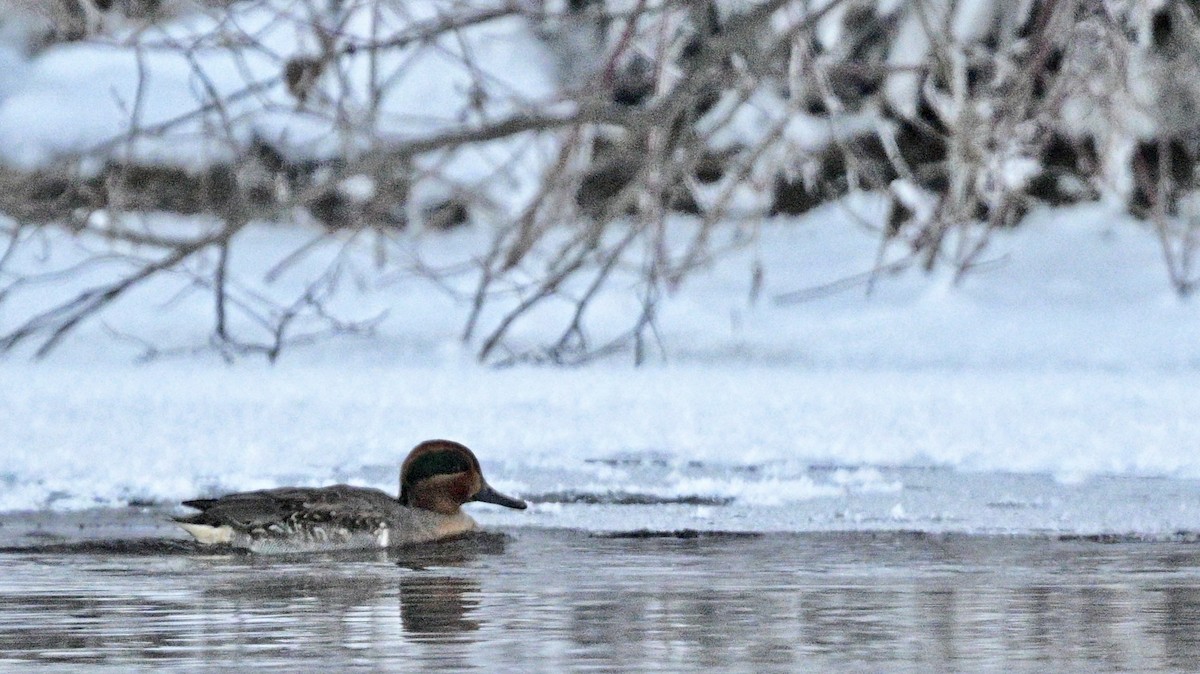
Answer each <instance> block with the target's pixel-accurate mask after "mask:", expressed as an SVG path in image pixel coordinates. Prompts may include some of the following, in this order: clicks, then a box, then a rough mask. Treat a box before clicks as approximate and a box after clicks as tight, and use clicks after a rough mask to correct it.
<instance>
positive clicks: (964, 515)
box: [0, 199, 1200, 534]
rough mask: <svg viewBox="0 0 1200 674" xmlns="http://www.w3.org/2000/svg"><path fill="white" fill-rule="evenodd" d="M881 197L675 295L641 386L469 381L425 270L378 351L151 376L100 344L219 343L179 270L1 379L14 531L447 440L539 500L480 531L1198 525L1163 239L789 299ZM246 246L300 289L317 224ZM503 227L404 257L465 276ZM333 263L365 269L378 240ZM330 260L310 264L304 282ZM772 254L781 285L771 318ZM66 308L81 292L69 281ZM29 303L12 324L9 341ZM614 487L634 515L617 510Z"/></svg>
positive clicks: (844, 259)
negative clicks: (307, 245)
mask: <svg viewBox="0 0 1200 674" xmlns="http://www.w3.org/2000/svg"><path fill="white" fill-rule="evenodd" d="M877 205H878V204H877V203H875V201H874V200H873V199H860V200H857V202H856V201H855V200H850V201H848V202H845V203H843V204H841V205H840V206H838V207H830V208H826V209H822V210H819V211H817V212H814V213H813V214H811V215H809V216H807V217H805V218H800V219H778V220H776V221H774V222H771V223H768V224H764V225H763V226H762V227H761V230H760V232H759V240H758V242H757V244H756V245H753V246H750V247H748V248H745V249H743V250H742V251H741V252H739V253H735V254H731V255H729V256H728V257H726V258H724V259H723V260H722V261H721V262H720V263H719V264H717V265H716V266H714V268H713V269H711V270H710V271H708V272H706V273H705V274H702V275H700V276H698V277H696V278H694V279H692V280H691V281H690V282H689V283H687V284H685V285H684V286H683V287H682V288H681V289H680V290H679V291H678V292H677V293H675V294H674V295H673V296H672V297H670V298H669V299H668V300H667V301H666V302H665V304H664V306H663V313H662V317H661V321H660V322H661V329H662V332H663V336H664V340H665V346H666V360H665V361H653V362H651V363H650V364H649V366H647V367H643V368H634V367H632V366H631V365H629V364H628V363H626V362H625V361H624V360H622V359H613V360H609V361H604V362H600V363H597V364H594V365H592V366H589V367H586V368H581V369H566V370H562V369H552V368H537V367H514V368H508V369H502V370H492V369H487V368H483V367H481V366H478V365H476V364H475V363H474V362H473V358H472V355H471V353H470V351H469V349H468V348H467V347H464V346H463V345H461V344H460V342H459V335H458V332H459V330H460V329H461V325H462V321H463V320H464V318H465V315H466V312H467V309H468V307H467V306H466V304H465V302H462V301H457V300H455V299H453V298H452V297H451V296H450V295H447V294H443V293H438V292H435V291H434V290H433V287H432V284H431V283H430V282H428V281H422V280H421V279H419V278H416V277H404V278H393V279H391V280H390V281H389V282H387V283H372V282H371V281H369V280H365V281H362V283H363V284H365V285H361V284H360V285H359V286H358V287H357V288H355V287H351V288H347V289H345V291H344V293H343V294H344V296H341V299H340V300H339V301H340V302H342V304H338V306H341V307H343V308H344V309H345V310H347V311H351V312H352V313H354V314H355V315H356V316H365V315H373V314H374V313H375V312H377V311H379V310H381V309H387V310H388V311H389V314H388V318H387V319H385V320H384V321H383V322H382V323H381V324H380V326H379V328H378V330H377V333H376V334H375V335H374V336H371V337H366V336H360V337H342V338H329V339H327V340H324V341H318V342H317V343H315V344H311V345H298V346H295V347H292V348H291V349H289V350H285V352H284V356H283V358H282V359H281V360H280V362H278V363H277V364H276V365H275V366H274V367H270V366H267V365H265V364H263V363H262V362H260V361H257V360H254V359H252V358H247V359H243V360H240V361H236V362H235V363H234V364H232V365H229V366H225V365H221V364H219V362H218V361H216V360H215V359H213V358H212V357H211V356H205V355H203V353H202V354H201V355H182V356H175V357H164V358H160V359H157V360H153V361H151V362H149V363H134V362H133V361H134V359H135V357H136V356H137V355H138V353H139V350H140V349H141V346H140V345H139V344H140V343H137V344H135V343H131V342H127V341H124V340H121V339H116V338H114V337H113V336H112V335H111V334H110V333H108V332H107V331H106V329H105V327H104V326H105V325H109V326H118V327H120V329H121V330H122V331H123V332H125V333H128V334H134V335H137V336H138V337H139V339H141V340H144V341H146V342H150V343H155V344H157V345H159V346H160V347H162V348H168V347H172V346H174V347H181V348H182V347H186V346H188V345H191V346H197V345H201V346H202V345H204V344H205V343H207V342H206V340H207V331H208V330H210V329H211V328H210V327H208V326H209V321H210V320H211V319H210V318H209V316H208V314H209V312H210V308H209V299H208V296H207V293H204V292H201V291H195V292H193V293H192V294H190V295H189V294H187V293H184V294H183V295H180V294H179V293H180V288H179V286H180V285H186V279H184V278H163V279H160V280H158V281H156V282H155V283H151V284H148V285H147V286H146V287H144V288H142V289H141V290H139V291H138V293H137V294H135V296H133V297H131V298H129V299H128V301H124V302H122V303H119V304H118V305H117V306H115V307H113V308H111V309H110V310H108V312H107V313H106V314H105V315H104V316H102V317H101V319H100V320H94V321H90V322H88V323H85V325H84V326H83V327H82V328H81V329H80V331H79V332H78V333H77V334H76V335H74V336H73V337H70V338H68V340H67V341H66V342H64V345H63V347H62V349H61V350H60V351H59V352H56V353H55V354H53V355H52V356H51V358H50V359H49V361H48V362H44V363H37V364H34V363H28V362H22V361H21V360H20V359H19V358H13V359H10V360H8V361H6V362H5V363H4V364H3V367H2V368H0V456H3V457H4V458H3V463H0V484H2V485H3V489H2V490H0V511H3V510H17V509H38V508H70V509H73V508H83V507H92V506H120V505H122V504H125V503H129V502H130V501H133V502H145V501H150V502H164V503H173V502H177V501H178V500H180V499H183V498H187V497H191V496H196V495H200V494H216V493H221V492H225V491H230V490H241V489H254V488H262V487H269V486H277V485H283V484H301V485H319V484H326V483H331V482H335V481H349V482H351V483H355V484H367V485H372V486H376V487H380V488H384V489H388V490H394V489H395V488H396V482H397V476H396V470H397V467H398V465H399V462H400V461H401V460H402V459H403V457H404V455H405V453H406V452H407V450H408V448H409V447H411V446H412V445H414V444H416V442H418V441H420V440H422V439H426V438H430V437H449V438H452V439H456V440H459V441H462V442H465V443H466V444H468V445H469V446H471V447H473V448H474V449H476V450H477V453H478V454H479V456H480V458H481V460H482V462H483V465H484V469H485V472H486V474H487V475H488V478H489V480H490V481H491V483H492V484H493V485H494V486H496V487H497V488H498V489H500V490H502V491H504V492H507V493H515V494H518V495H522V496H524V497H526V498H530V499H531V500H532V501H533V502H534V504H535V505H534V508H533V509H532V511H531V512H530V513H509V512H501V511H500V510H499V509H493V508H491V507H489V506H473V508H474V509H475V510H476V512H477V514H478V516H479V517H480V519H481V520H483V521H484V522H486V523H503V524H513V525H529V524H535V525H538V526H577V527H582V528H590V529H614V528H618V529H619V528H642V527H644V526H661V527H667V528H720V529H761V528H766V529H787V530H810V529H828V528H834V529H837V528H864V527H874V528H880V527H882V528H895V527H897V526H900V527H902V528H918V529H931V530H945V529H950V530H967V531H1005V532H1011V531H1018V532H1020V531H1041V530H1054V531H1069V532H1079V531H1085V532H1091V531H1111V530H1116V531H1120V532H1124V531H1128V530H1135V529H1136V530H1139V531H1142V532H1143V533H1163V534H1168V533H1171V532H1173V531H1175V530H1177V529H1188V528H1196V526H1197V525H1198V523H1197V521H1196V518H1197V517H1200V503H1197V500H1198V499H1200V452H1196V451H1195V448H1196V447H1198V446H1200V399H1198V398H1197V397H1196V396H1195V384H1194V382H1195V371H1196V367H1197V364H1200V341H1198V340H1196V339H1195V336H1196V335H1197V334H1200V316H1198V315H1197V312H1196V308H1195V306H1194V305H1192V304H1191V303H1188V302H1183V301H1180V300H1178V299H1177V298H1175V297H1174V296H1173V295H1172V294H1171V293H1170V291H1169V290H1168V287H1167V284H1166V282H1165V279H1164V277H1163V272H1162V270H1161V268H1160V265H1161V263H1160V262H1159V260H1158V257H1157V256H1158V251H1157V249H1156V245H1157V244H1156V241H1155V239H1154V237H1153V235H1152V233H1151V232H1149V231H1146V230H1144V229H1142V228H1141V227H1140V226H1139V225H1137V224H1135V223H1133V222H1129V221H1122V220H1121V219H1120V218H1118V217H1116V216H1115V215H1113V214H1112V213H1111V212H1108V211H1106V210H1104V207H1102V206H1086V207H1079V208H1076V209H1073V210H1057V211H1045V212H1040V213H1036V214H1035V215H1034V216H1033V217H1032V219H1031V220H1030V221H1029V222H1028V223H1026V224H1025V225H1024V226H1023V227H1022V228H1019V229H1017V230H1015V231H1013V232H1011V233H1001V234H997V235H996V237H997V238H996V240H995V241H994V242H993V244H992V248H991V249H989V251H990V253H989V254H990V256H991V259H992V261H993V262H992V264H991V265H990V266H989V267H987V268H986V269H982V270H979V271H977V272H976V273H974V274H971V275H968V276H967V277H966V280H965V281H964V282H963V283H962V284H961V285H953V284H952V283H950V282H949V281H948V280H946V279H945V278H939V277H933V278H929V277H926V276H924V275H922V274H920V273H918V272H916V271H912V272H908V273H905V274H903V275H899V276H888V277H884V278H882V279H880V280H879V281H878V284H877V286H876V289H875V291H874V292H873V293H872V294H871V295H870V296H868V295H866V294H865V293H864V290H863V287H862V286H861V285H859V286H853V287H851V288H849V289H847V290H842V291H840V292H834V293H830V294H827V295H822V296H818V297H816V298H815V299H811V300H810V301H807V302H801V303H798V304H794V303H775V302H772V301H770V298H771V297H772V296H774V295H776V294H783V293H786V292H788V291H793V290H797V289H801V288H805V287H810V286H812V285H814V284H816V283H827V282H829V281H830V280H831V279H838V278H842V277H845V276H848V275H849V274H851V273H858V272H861V271H863V270H865V269H868V268H869V267H870V264H871V262H872V260H873V259H874V255H875V254H876V247H877V241H876V240H875V238H874V236H875V235H874V234H872V233H871V231H869V230H868V229H858V228H854V227H848V226H847V224H846V223H847V221H848V219H850V220H852V219H853V218H852V217H851V214H850V213H849V211H848V209H849V208H850V207H855V208H858V209H859V211H858V212H857V217H860V218H861V217H867V216H869V215H870V214H871V213H872V209H873V208H876V207H877ZM159 217H160V218H165V216H159ZM159 225H160V226H162V223H159ZM176 225H177V226H178V227H179V228H180V229H181V230H182V228H183V225H182V224H181V223H176ZM197 227H202V225H197ZM244 234H245V238H243V239H240V240H239V241H238V244H239V246H240V247H236V248H235V249H234V250H235V261H239V262H238V265H240V266H236V267H235V268H236V269H237V273H238V275H239V277H240V278H241V279H242V281H243V282H245V283H247V284H255V283H257V284H258V286H257V287H256V290H258V291H261V292H264V293H274V294H277V295H286V290H287V288H286V286H287V280H288V278H289V276H288V275H287V274H285V275H284V276H283V277H282V278H281V279H280V280H278V281H276V283H274V284H271V283H266V282H265V281H264V280H263V279H262V269H265V268H268V267H270V266H272V265H273V264H274V263H275V261H277V260H278V259H279V258H281V257H283V256H285V255H286V254H288V253H289V252H291V251H292V250H294V249H295V247H296V246H297V245H299V244H300V243H303V242H306V241H308V239H309V238H311V236H312V235H313V233H311V232H306V231H304V230H303V228H297V227H291V228H288V229H282V228H279V227H275V226H270V225H260V226H257V227H254V228H251V229H250V230H248V231H247V232H245V233H244ZM484 234H485V232H482V231H478V230H467V231H460V232H456V233H452V234H449V235H445V236H428V235H426V236H413V237H410V238H404V239H402V240H400V241H399V242H397V243H396V245H397V246H398V247H400V248H402V249H406V250H409V252H410V254H411V255H412V256H414V258H420V259H423V260H426V261H437V262H440V263H450V262H451V261H453V260H454V259H456V258H458V257H461V256H465V255H469V250H470V247H471V246H472V245H482V244H483V243H485V242H486V237H485V236H484ZM54 243H55V245H54V246H52V247H51V249H52V250H55V251H62V254H63V259H61V260H57V261H56V260H55V259H54V258H50V259H49V260H46V261H42V262H38V260H35V259H30V260H24V261H21V264H28V265H31V267H32V266H36V265H37V264H42V265H49V266H51V267H52V266H53V264H71V263H72V262H74V260H73V259H71V257H70V255H68V254H67V252H66V251H67V250H68V245H67V243H68V242H67V241H57V242H54ZM76 245H77V246H80V247H83V248H86V247H87V245H88V244H87V242H86V241H82V240H81V241H80V242H78V243H77V244H76ZM338 245H339V246H341V247H340V248H339V250H340V251H341V254H342V255H343V256H347V257H348V259H349V260H354V259H357V258H362V260H360V261H361V262H362V264H363V265H364V267H363V268H364V269H365V265H366V264H367V263H366V259H369V258H370V256H371V254H372V251H373V246H372V245H371V244H370V243H369V242H365V241H364V242H359V244H358V245H355V242H350V243H349V244H346V243H345V242H342V243H340V244H338ZM239 251H240V252H239ZM35 257H36V256H35ZM38 259H39V260H40V259H41V258H38ZM327 259H328V258H327V257H326V256H325V255H324V254H323V253H321V251H320V250H318V251H317V252H316V253H314V254H313V255H311V256H310V257H308V258H305V262H304V263H303V264H301V265H300V266H299V268H293V269H292V270H290V271H289V274H292V275H296V276H297V278H299V277H302V276H303V274H302V273H301V272H303V271H305V270H307V271H310V272H311V271H312V269H314V268H318V269H319V268H321V265H323V264H324V263H325V261H326V260H327ZM751 259H757V260H758V261H759V262H760V263H761V264H762V265H763V266H764V268H765V269H766V270H767V271H766V278H765V283H766V287H767V289H766V291H765V292H764V293H763V295H762V297H760V299H759V300H758V301H757V302H751V301H749V300H748V298H747V289H748V275H747V270H748V268H749V264H750V260H751ZM797 261H803V264H797ZM15 268H20V267H10V269H15ZM43 270H48V269H47V268H44V267H43ZM104 273H105V272H104V271H103V270H95V271H94V274H96V276H95V277H94V278H92V279H89V280H87V281H86V282H90V283H94V282H95V281H96V279H97V278H103V276H104ZM367 278H369V277H367ZM467 281H469V279H464V281H463V282H464V284H465V287H469V283H467ZM281 286H282V287H281ZM43 292H46V293H51V292H52V291H51V290H44V291H43ZM54 292H57V293H58V294H59V295H60V296H68V295H66V294H65V292H64V290H63V286H62V285H61V284H60V285H58V286H54ZM622 292H623V291H622V290H620V289H613V290H611V291H609V293H608V300H609V301H610V302H612V303H614V304H619V303H620V302H621V301H622V299H621V294H622ZM39 297H40V298H41V299H43V300H44V299H45V296H33V297H32V298H31V299H28V301H30V302H33V301H35V300H37V299H39ZM20 298H21V296H20V295H17V296H16V297H13V298H10V299H9V300H8V302H6V304H4V305H0V311H3V313H0V323H3V325H4V326H6V327H11V326H12V325H13V324H14V321H15V320H16V316H17V314H18V313H19V311H20V308H21V303H20ZM168 298H171V299H170V302H168V301H167V299H168ZM611 318H612V319H613V320H616V315H614V316H613V317H611ZM604 320H609V319H608V318H605V319H604ZM547 327H548V325H547V324H543V323H537V324H535V325H534V326H532V327H530V328H529V332H530V334H528V335H526V337H525V338H528V339H532V338H533V337H532V333H533V332H536V331H537V330H540V329H545V328H547ZM929 471H933V472H932V473H930V472H929ZM930 475H933V476H935V478H934V479H932V482H930V480H931V478H930V477H929V476H930ZM1014 476H1015V477H1014ZM1163 480H1166V482H1163ZM1108 484H1115V485H1117V487H1116V488H1118V490H1124V491H1126V492H1129V493H1130V494H1131V495H1130V496H1128V497H1127V499H1126V501H1116V502H1109V501H1107V500H1106V499H1105V497H1104V494H1105V493H1109V492H1110V491H1111V489H1110V488H1109V487H1103V488H1101V487H1098V486H1097V485H1108ZM1163 484H1170V485H1172V487H1171V489H1170V490H1168V491H1167V492H1164V491H1163V489H1162V485H1163ZM1014 493H1016V494H1019V496H1014V495H1013V494H1014ZM1097 493H1098V494H1099V496H1097ZM1164 493H1170V494H1174V496H1171V497H1169V500H1168V501H1166V502H1163V501H1162V499H1164V498H1168V497H1165V496H1162V494H1164ZM622 494H625V495H629V494H632V495H636V496H638V499H640V500H637V504H634V505H620V503H621V502H622V500H621V498H620V496H621V495H622ZM1181 495H1182V496H1181ZM1143 500H1148V502H1149V503H1150V508H1149V510H1147V508H1146V507H1145V506H1143V505H1139V504H1140V503H1141V502H1142V501H1143ZM626 502H628V501H626ZM1014 502H1016V503H1018V506H1019V507H1018V506H1011V505H1009V506H1006V505H1004V504H1011V503H1014ZM656 503H657V504H658V505H655V504H656ZM997 503H998V504H1001V505H999V506H997V505H995V504H997ZM988 504H992V505H988ZM1135 506H1136V507H1135ZM895 513H901V514H902V515H903V517H897V516H894V515H895ZM1148 514H1152V516H1147V515H1148Z"/></svg>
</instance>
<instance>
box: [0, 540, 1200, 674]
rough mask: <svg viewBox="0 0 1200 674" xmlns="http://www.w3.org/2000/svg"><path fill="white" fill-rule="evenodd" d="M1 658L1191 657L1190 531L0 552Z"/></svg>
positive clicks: (938, 665)
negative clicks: (1136, 536)
mask: <svg viewBox="0 0 1200 674" xmlns="http://www.w3.org/2000/svg"><path fill="white" fill-rule="evenodd" d="M0 568H2V569H3V572H2V573H0V669H4V670H11V669H15V668H22V667H28V666H30V665H38V666H39V669H44V668H47V666H49V667H50V668H57V669H60V670H64V671H66V670H76V669H79V668H81V667H83V666H87V667H88V668H91V669H105V668H107V669H111V670H114V671H117V670H119V671H126V670H128V669H130V668H142V669H151V668H152V669H155V670H188V671H195V670H206V669H212V670H222V671H224V670H228V669H231V668H233V669H247V670H248V669H253V670H257V671H264V670H283V671H312V670H317V669H326V670H330V671H354V670H359V671H378V670H380V669H385V670H386V669H397V670H405V669H407V670H413V671H455V672H457V671H486V672H509V671H521V672H528V671H547V672H557V671H638V672H643V671H696V670H700V669H707V670H719V671H730V672H739V671H744V672H763V671H822V670H829V669H831V668H837V669H838V670H840V671H847V670H849V671H881V670H886V671H922V672H923V671H1001V670H1007V671H1098V670H1114V671H1120V670H1126V671H1128V670H1135V671H1154V670H1162V671H1171V670H1191V669H1194V667H1195V666H1196V663H1197V662H1200V547H1197V546H1196V545H1195V544H1191V543H1181V542H1135V541H1122V542H1116V543H1112V542H1109V543H1105V542H1097V541H1090V540H1057V539H1053V538H1038V537H998V536H992V537H988V536H965V535H941V536H938V535H921V534H906V533H869V532H861V533H818V534H768V535H759V536H748V535H740V536H701V537H694V538H675V537H616V538H611V537H599V536H596V535H589V534H586V533H582V532H576V531H565V530H539V529H513V530H510V531H509V532H508V535H485V536H479V537H475V538H471V539H468V540H463V541H456V542H451V543H444V544H437V545H432V546H426V547H423V548H420V549H418V550H411V551H401V552H391V553H386V554H385V553H369V554H357V555H349V556H346V555H343V556H329V555H324V556H310V557H293V558H263V557H254V556H248V555H240V554H204V553H202V552H199V551H196V550H193V549H190V546H186V545H181V544H178V543H173V544H169V545H166V544H164V545H157V544H142V543H137V542H133V543H128V544H121V545H115V544H111V543H109V544H104V543H101V544H92V543H89V544H85V545H84V546H82V547H80V546H78V545H73V546H72V545H68V546H66V547H59V548H44V549H42V550H40V551H35V552H20V553H17V552H11V551H10V552H6V553H0Z"/></svg>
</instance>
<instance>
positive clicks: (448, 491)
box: [400, 440, 526, 515]
mask: <svg viewBox="0 0 1200 674" xmlns="http://www.w3.org/2000/svg"><path fill="white" fill-rule="evenodd" d="M470 501H483V502H484V503H495V504H496V505H502V506H504V507H506V508H517V509H518V510H524V509H525V507H526V506H525V502H524V501H522V500H520V499H516V498H512V497H511V496H505V495H504V494H501V493H500V492H498V491H496V490H495V489H492V488H491V487H489V486H488V483H487V482H486V481H485V480H484V479H483V472H482V471H481V470H480V469H479V459H476V458H475V455H474V454H472V453H471V450H469V449H467V448H466V446H465V445H461V444H459V443H457V442H452V441H450V440H426V441H425V442H422V443H421V444H419V445H417V446H416V447H414V448H413V450H412V451H411V452H409V454H408V458H407V459H405V460H404V464H403V465H401V466H400V503H402V504H404V505H406V506H409V507H410V508H421V509H423V510H432V511H433V512H438V513H442V514H445V515H453V514H454V513H456V512H458V507H459V506H461V505H462V504H464V503H468V502H470Z"/></svg>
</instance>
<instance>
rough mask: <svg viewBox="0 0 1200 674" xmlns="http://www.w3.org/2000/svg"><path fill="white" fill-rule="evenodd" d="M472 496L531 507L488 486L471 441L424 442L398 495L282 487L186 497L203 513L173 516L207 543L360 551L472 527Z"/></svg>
mask: <svg viewBox="0 0 1200 674" xmlns="http://www.w3.org/2000/svg"><path fill="white" fill-rule="evenodd" d="M472 501H480V502H483V503H494V504H496V505H501V506H504V507H506V508H514V509H517V510H524V509H525V508H526V507H527V504H526V503H525V501H522V500H521V499H517V498H513V497H511V496H505V495H504V494H501V493H500V492H498V491H496V490H495V489H493V488H492V487H490V486H489V485H488V483H487V481H486V480H484V479H483V472H482V470H481V469H480V467H479V459H477V458H475V454H474V453H473V452H472V451H471V450H470V449H468V448H467V446H466V445H463V444H461V443H458V442H454V441H452V440H426V441H425V442H422V443H420V444H418V445H417V446H416V447H414V448H413V449H412V451H411V452H409V454H408V457H407V458H405V459H404V462H403V463H402V464H401V466H400V496H399V498H397V497H394V496H392V495H391V494H388V493H387V492H384V491H382V490H379V489H372V488H369V487H354V486H351V485H346V484H337V485H332V486H329V487H280V488H277V489H260V490H257V491H246V492H237V493H233V494H226V495H225V496H220V497H218V498H199V499H193V500H190V501H183V505H185V506H188V507H190V508H195V509H197V510H199V511H200V512H199V513H198V514H193V515H189V516H185V517H175V518H173V519H174V520H175V522H176V523H177V524H178V525H179V526H180V527H182V528H183V529H184V530H185V531H187V532H188V533H189V534H191V535H192V536H193V537H194V538H195V539H196V540H197V541H198V542H199V543H201V544H203V545H220V544H224V545H228V546H232V547H234V548H239V549H244V550H249V551H251V552H256V553H292V552H318V551H334V550H362V549H371V548H389V547H395V546H404V545H409V544H418V543H428V542H431V541H437V540H441V539H445V538H452V537H456V536H461V535H463V534H466V533H468V532H471V531H474V530H475V529H476V528H477V525H476V523H475V520H473V519H472V518H471V516H470V515H468V514H466V513H465V512H463V511H462V508H461V507H460V506H462V505H463V504H464V503H469V502H472Z"/></svg>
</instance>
